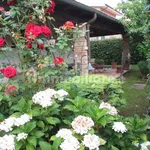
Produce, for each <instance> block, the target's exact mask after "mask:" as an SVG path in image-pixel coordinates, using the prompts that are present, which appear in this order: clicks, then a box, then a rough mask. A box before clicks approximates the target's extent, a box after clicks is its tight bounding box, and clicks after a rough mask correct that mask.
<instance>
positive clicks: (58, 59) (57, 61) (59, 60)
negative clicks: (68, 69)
mask: <svg viewBox="0 0 150 150" xmlns="http://www.w3.org/2000/svg"><path fill="white" fill-rule="evenodd" d="M54 64H55V65H62V64H64V59H63V58H61V57H58V56H57V57H55V58H54Z"/></svg>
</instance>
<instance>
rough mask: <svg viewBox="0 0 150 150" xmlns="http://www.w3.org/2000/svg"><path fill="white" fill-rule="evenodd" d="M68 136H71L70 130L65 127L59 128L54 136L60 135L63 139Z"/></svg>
mask: <svg viewBox="0 0 150 150" xmlns="http://www.w3.org/2000/svg"><path fill="white" fill-rule="evenodd" d="M70 136H72V131H71V130H69V129H65V128H64V129H60V130H59V131H58V132H57V134H56V137H60V138H63V139H67V138H69V137H70Z"/></svg>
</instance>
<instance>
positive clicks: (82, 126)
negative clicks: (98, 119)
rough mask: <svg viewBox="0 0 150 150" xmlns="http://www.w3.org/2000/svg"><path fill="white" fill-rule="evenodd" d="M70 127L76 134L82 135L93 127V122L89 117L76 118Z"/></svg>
mask: <svg viewBox="0 0 150 150" xmlns="http://www.w3.org/2000/svg"><path fill="white" fill-rule="evenodd" d="M71 125H72V128H73V129H74V131H75V132H76V133H78V134H81V135H83V134H86V133H87V132H88V131H89V130H90V129H91V128H92V127H93V126H94V122H93V120H92V119H91V118H90V117H85V116H78V117H77V118H75V119H74V121H73V122H72V123H71Z"/></svg>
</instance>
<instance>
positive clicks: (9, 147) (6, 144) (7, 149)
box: [0, 135, 15, 150]
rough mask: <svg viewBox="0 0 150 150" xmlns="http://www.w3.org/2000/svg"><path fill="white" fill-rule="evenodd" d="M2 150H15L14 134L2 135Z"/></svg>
mask: <svg viewBox="0 0 150 150" xmlns="http://www.w3.org/2000/svg"><path fill="white" fill-rule="evenodd" d="M0 150H15V142H14V135H5V136H3V137H0Z"/></svg>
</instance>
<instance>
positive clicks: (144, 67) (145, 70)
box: [138, 61, 149, 79]
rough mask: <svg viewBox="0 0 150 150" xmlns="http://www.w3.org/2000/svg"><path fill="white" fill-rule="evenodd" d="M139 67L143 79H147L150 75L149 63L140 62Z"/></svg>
mask: <svg viewBox="0 0 150 150" xmlns="http://www.w3.org/2000/svg"><path fill="white" fill-rule="evenodd" d="M138 67H139V69H140V72H141V76H142V78H144V79H146V78H147V75H148V74H149V69H148V62H147V61H140V62H138Z"/></svg>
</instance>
